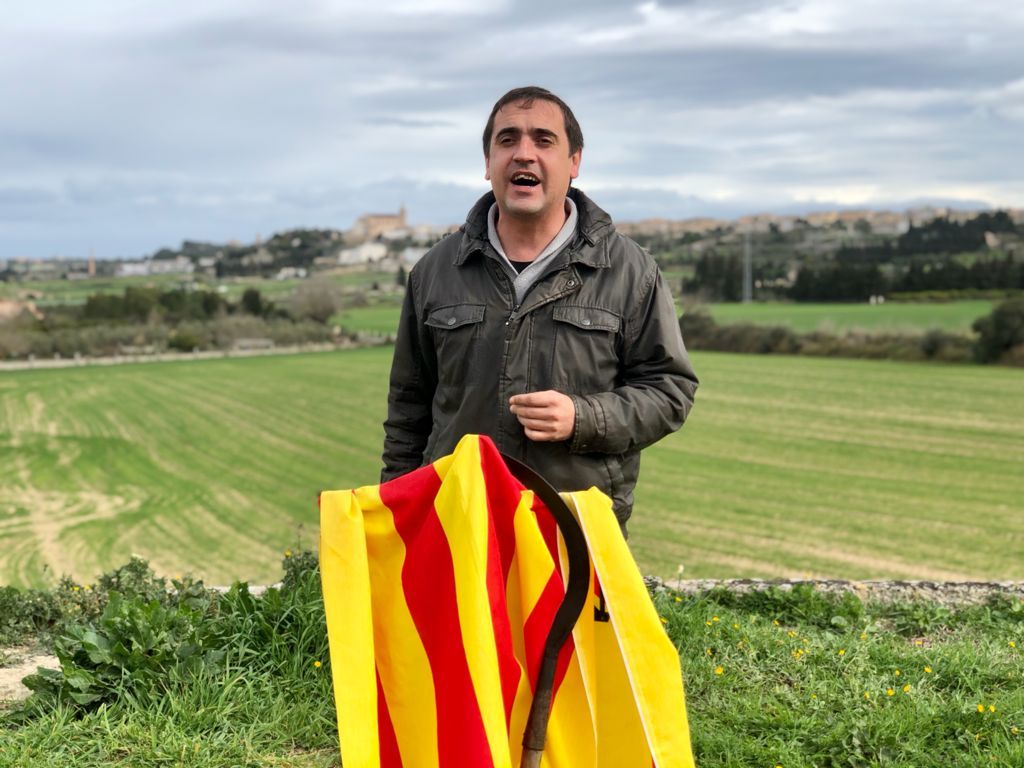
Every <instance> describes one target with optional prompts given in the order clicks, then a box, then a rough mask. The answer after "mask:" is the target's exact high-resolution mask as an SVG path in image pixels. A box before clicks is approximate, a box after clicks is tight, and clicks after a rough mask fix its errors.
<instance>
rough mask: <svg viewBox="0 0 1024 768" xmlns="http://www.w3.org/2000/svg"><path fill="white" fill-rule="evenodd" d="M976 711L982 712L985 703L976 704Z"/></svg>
mask: <svg viewBox="0 0 1024 768" xmlns="http://www.w3.org/2000/svg"><path fill="white" fill-rule="evenodd" d="M978 711H979V712H984V711H985V705H984V704H979V705H978Z"/></svg>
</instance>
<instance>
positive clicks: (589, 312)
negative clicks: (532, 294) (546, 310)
mask: <svg viewBox="0 0 1024 768" xmlns="http://www.w3.org/2000/svg"><path fill="white" fill-rule="evenodd" d="M551 314H552V317H553V318H554V319H555V320H557V321H559V322H562V323H569V324H570V325H574V326H576V327H577V328H580V329H581V330H584V331H612V332H618V330H619V327H620V326H621V324H622V320H621V318H620V317H619V316H618V315H617V314H615V313H614V312H611V311H609V310H607V309H600V308H598V307H577V306H571V305H570V306H561V307H555V308H554V309H553V310H552V313H551Z"/></svg>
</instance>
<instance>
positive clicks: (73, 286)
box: [0, 269, 395, 308]
mask: <svg viewBox="0 0 1024 768" xmlns="http://www.w3.org/2000/svg"><path fill="white" fill-rule="evenodd" d="M323 277H324V279H327V280H331V281H333V282H334V283H336V284H337V285H338V286H339V287H340V288H341V289H342V290H348V291H363V290H367V289H370V288H372V287H373V286H374V285H375V284H376V285H377V286H380V287H385V288H388V289H390V288H391V287H392V286H393V285H394V284H395V273H394V272H383V271H378V270H373V269H358V270H357V269H351V270H337V271H335V272H331V273H328V274H326V275H324V276H323ZM304 282H306V281H305V280H300V279H287V280H274V279H267V278H261V277H225V278H221V279H217V278H213V277H206V276H202V275H195V276H184V275H153V276H146V277H110V278H96V279H92V280H33V281H28V282H23V283H17V282H10V283H8V282H0V298H5V299H6V298H10V299H14V298H18V297H21V296H25V295H27V294H33V295H35V296H36V297H37V298H35V299H33V300H34V302H35V303H36V305H38V306H39V307H44V308H45V307H48V306H53V305H55V304H84V303H85V300H86V299H87V298H88V297H89V296H91V295H92V294H95V293H115V294H120V293H123V292H124V290H125V288H129V287H150V288H159V289H160V290H163V291H170V290H174V289H175V288H179V287H181V286H182V285H183V284H188V285H193V284H194V285H195V286H196V287H198V288H200V289H203V290H208V291H217V292H219V293H220V294H221V295H223V296H224V297H225V298H227V299H228V300H230V301H238V300H239V299H240V298H241V297H242V294H243V293H244V292H245V290H246V289H247V288H255V289H257V290H258V291H259V292H260V293H261V294H262V295H263V296H264V297H265V298H268V299H270V300H271V301H276V302H285V301H287V300H288V298H290V297H291V295H292V294H293V293H294V292H295V290H296V289H297V288H298V287H299V286H300V285H302V284H303V283H304Z"/></svg>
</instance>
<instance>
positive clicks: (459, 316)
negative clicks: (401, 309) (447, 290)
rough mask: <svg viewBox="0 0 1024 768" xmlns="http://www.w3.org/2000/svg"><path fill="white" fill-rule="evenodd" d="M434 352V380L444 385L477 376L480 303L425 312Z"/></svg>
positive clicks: (481, 318)
mask: <svg viewBox="0 0 1024 768" xmlns="http://www.w3.org/2000/svg"><path fill="white" fill-rule="evenodd" d="M424 324H425V325H426V326H427V327H429V328H430V329H431V332H432V334H433V337H434V347H435V349H436V351H437V378H438V381H439V382H440V383H441V384H445V385H448V386H454V385H461V384H464V383H471V382H473V381H475V380H476V378H477V377H478V374H479V367H480V366H479V365H476V364H475V363H476V359H477V356H478V354H479V348H480V337H481V335H482V329H483V324H484V305H483V304H449V305H447V306H444V307H437V308H436V309H433V310H431V311H430V312H429V313H427V317H426V320H424Z"/></svg>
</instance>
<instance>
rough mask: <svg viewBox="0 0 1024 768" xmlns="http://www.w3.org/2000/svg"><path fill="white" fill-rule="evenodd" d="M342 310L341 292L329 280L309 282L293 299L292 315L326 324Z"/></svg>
mask: <svg viewBox="0 0 1024 768" xmlns="http://www.w3.org/2000/svg"><path fill="white" fill-rule="evenodd" d="M340 308H341V291H340V290H339V288H338V286H337V284H335V283H334V282H332V281H330V280H327V279H319V280H318V279H313V280H307V281H306V282H304V283H303V284H302V285H300V286H299V288H298V290H296V291H295V294H294V295H293V296H292V299H291V309H292V314H293V315H295V317H297V318H300V319H309V320H315V321H316V322H318V323H326V322H327V321H328V320H330V319H331V316H332V315H333V314H334V313H335V312H337V311H338V310H339V309H340Z"/></svg>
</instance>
